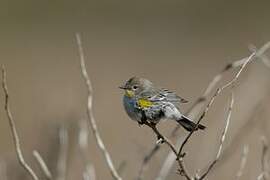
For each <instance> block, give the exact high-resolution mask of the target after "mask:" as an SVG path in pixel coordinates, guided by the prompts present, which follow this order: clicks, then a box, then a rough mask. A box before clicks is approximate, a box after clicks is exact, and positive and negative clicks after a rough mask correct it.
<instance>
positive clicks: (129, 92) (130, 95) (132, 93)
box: [125, 90, 135, 98]
mask: <svg viewBox="0 0 270 180" xmlns="http://www.w3.org/2000/svg"><path fill="white" fill-rule="evenodd" d="M125 95H126V96H127V97H130V98H131V97H134V96H135V93H134V92H133V91H131V90H126V93H125Z"/></svg>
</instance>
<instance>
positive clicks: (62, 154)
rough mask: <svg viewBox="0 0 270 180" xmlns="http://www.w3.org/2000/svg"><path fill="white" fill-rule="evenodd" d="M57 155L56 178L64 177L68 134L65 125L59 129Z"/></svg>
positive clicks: (62, 178) (61, 178)
mask: <svg viewBox="0 0 270 180" xmlns="http://www.w3.org/2000/svg"><path fill="white" fill-rule="evenodd" d="M58 133H59V155H58V161H57V178H56V179H57V180H65V179H66V174H67V173H66V171H67V158H68V148H69V136H68V130H67V128H66V127H65V126H61V127H60V129H59V132H58Z"/></svg>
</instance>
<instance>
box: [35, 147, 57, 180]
mask: <svg viewBox="0 0 270 180" xmlns="http://www.w3.org/2000/svg"><path fill="white" fill-rule="evenodd" d="M33 156H34V157H35V159H36V160H37V162H38V164H39V166H40V168H41V170H42V172H43V173H44V175H45V177H46V178H47V179H48V180H52V173H51V172H50V170H49V168H48V166H47V164H46V163H45V161H44V159H43V158H42V156H41V155H40V154H39V152H38V151H37V150H34V151H33Z"/></svg>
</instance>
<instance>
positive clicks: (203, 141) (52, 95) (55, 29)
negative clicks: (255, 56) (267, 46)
mask: <svg viewBox="0 0 270 180" xmlns="http://www.w3.org/2000/svg"><path fill="white" fill-rule="evenodd" d="M269 7H270V2H269V1H268V0H261V1H249V0H245V1H244V0H238V1H233V0H227V1H224V0H204V1H196V0H169V1H159V0H156V1H151V0H147V1H142V0H137V1H123V0H114V1H105V0H100V1H97V0H77V1H67V0H66V1H64V0H56V1H40V0H37V1H33V0H25V1H18V0H1V2H0V21H1V30H0V32H1V33H0V39H1V43H0V49H1V53H0V64H4V65H5V66H6V69H7V76H8V77H7V78H8V86H9V91H10V95H11V110H12V112H13V115H14V119H15V122H16V125H17V128H18V133H19V136H20V138H21V143H22V148H23V152H24V155H25V158H26V160H27V162H30V163H31V165H32V167H33V168H34V169H35V170H36V171H37V172H38V175H39V176H40V177H42V176H43V175H42V173H41V172H40V170H39V168H38V164H37V163H36V161H35V160H34V158H33V156H32V151H33V150H34V149H36V150H38V151H39V152H40V153H41V155H42V156H43V157H44V159H45V161H46V163H47V164H48V166H49V168H50V169H51V171H52V173H53V175H57V173H58V172H57V161H58V159H59V152H60V151H61V148H59V138H58V136H59V135H58V134H59V133H58V132H59V128H60V127H63V126H64V127H65V128H67V131H68V137H69V138H68V152H67V153H68V155H67V156H68V158H67V170H66V172H67V174H66V179H68V180H71V179H82V174H83V171H84V167H85V164H84V163H85V159H87V160H89V161H91V163H92V164H93V166H94V167H95V170H96V176H97V179H99V180H105V179H112V178H111V176H110V174H109V171H108V169H107V166H106V164H105V162H104V159H103V156H102V154H101V153H100V151H99V150H98V149H97V146H96V143H95V141H94V137H93V134H92V133H91V132H90V133H89V136H90V137H89V149H88V150H87V153H86V154H85V155H83V154H84V153H81V151H80V149H79V147H78V131H79V124H80V122H81V121H82V120H84V119H85V118H86V103H87V98H86V95H87V94H86V87H85V84H84V81H83V79H82V77H81V72H80V64H79V56H78V50H77V45H76V41H75V33H76V32H80V33H81V37H82V43H83V48H84V50H85V55H86V59H87V60H86V64H87V70H88V71H89V74H90V77H91V80H92V83H93V87H94V113H95V117H96V120H97V123H98V126H99V129H100V133H101V136H102V138H103V140H104V142H105V144H106V145H107V148H108V150H109V151H110V153H111V156H112V159H113V161H114V163H115V165H116V167H118V166H121V164H124V168H123V170H122V176H123V178H124V179H134V178H135V177H136V176H137V174H138V170H139V167H140V164H141V161H142V159H143V157H144V155H145V154H146V153H147V152H148V151H149V150H150V149H151V147H153V146H154V145H155V141H156V137H155V135H154V134H153V133H152V132H151V130H150V129H149V128H147V127H139V126H138V125H137V123H135V122H133V121H130V119H129V118H128V117H127V115H126V114H125V112H124V110H123V107H122V94H123V92H121V91H120V90H119V89H118V86H119V85H121V84H122V83H123V82H124V81H125V80H127V79H128V78H130V77H131V76H134V75H137V76H141V77H146V78H148V79H150V80H151V81H153V82H154V83H155V84H157V85H158V86H160V87H166V88H169V89H172V90H175V91H176V92H177V93H178V94H179V95H180V96H182V97H184V98H185V99H187V100H189V103H188V104H186V105H183V106H182V107H181V109H182V110H183V112H185V111H186V110H187V109H188V108H189V107H190V106H191V105H192V103H193V102H194V101H195V100H196V99H197V98H198V97H200V96H201V95H202V94H203V92H204V90H205V89H206V87H207V86H208V83H209V82H210V81H211V80H212V78H213V77H214V76H215V75H216V74H218V73H219V72H220V71H221V70H222V69H223V68H224V67H225V66H226V65H227V64H228V63H230V62H233V61H235V60H238V59H241V58H243V57H246V56H248V55H249V54H250V51H249V50H248V45H250V44H254V45H256V46H257V47H261V46H262V45H263V44H264V43H266V42H267V41H269V40H270V24H269V17H270V11H269ZM268 54H269V53H268ZM235 72H236V71H230V72H228V73H226V74H225V80H224V81H223V83H224V82H225V81H226V80H227V81H228V80H229V79H230V78H232V75H234V74H235ZM220 85H221V84H219V85H218V86H220ZM229 97H230V96H229V91H228V92H227V93H225V94H223V95H222V96H220V97H218V99H217V101H216V102H215V104H214V106H213V107H212V108H211V109H210V111H209V114H208V115H207V116H206V117H205V119H204V120H203V124H204V125H206V126H207V127H208V128H207V129H206V131H204V132H198V133H196V134H195V135H194V136H193V137H192V140H191V141H190V143H189V144H188V145H187V146H186V151H188V155H187V156H186V164H187V168H188V169H189V170H190V171H191V172H192V173H195V171H196V170H197V169H204V167H206V165H208V164H209V162H210V161H211V160H213V158H214V157H215V153H216V151H217V149H218V142H219V138H220V135H221V131H222V127H223V126H224V120H225V112H226V111H227V107H228V101H229ZM3 100H4V94H3V91H2V90H1V93H0V107H1V108H0V123H1V125H0V142H1V143H0V163H1V164H2V165H1V167H2V168H0V169H1V172H5V169H6V173H7V177H8V178H7V179H9V180H18V179H20V180H23V179H29V178H30V177H29V176H28V175H27V173H25V171H24V170H23V169H22V168H21V166H19V165H18V162H17V159H16V154H15V150H14V146H13V141H12V137H11V132H10V128H9V126H8V120H7V118H6V115H5V111H4V101H3ZM235 101H236V103H235V107H234V110H233V114H232V119H231V124H230V127H229V131H228V137H227V139H226V142H225V147H224V151H223V152H224V153H223V155H222V159H221V161H220V162H219V163H218V164H217V166H216V167H215V168H214V170H213V171H212V173H210V174H209V179H216V178H218V179H220V180H222V179H232V178H235V176H236V173H237V171H238V169H239V166H240V159H241V152H242V150H243V146H244V145H245V144H247V145H249V155H248V159H247V166H246V168H245V170H244V172H243V173H244V174H243V177H242V178H243V179H254V178H256V177H257V176H258V175H259V174H260V172H261V170H260V169H261V168H260V166H261V165H260V164H261V163H260V158H261V151H262V145H261V141H260V137H261V136H262V135H264V136H266V137H269V138H270V133H269V132H270V131H269V130H270V123H269V117H270V114H269V107H270V69H269V68H267V67H265V66H264V64H262V63H261V62H260V61H259V60H258V61H254V62H253V63H251V64H250V65H249V66H248V68H247V69H246V70H245V71H244V72H243V74H241V78H240V81H239V82H237V88H236V90H235ZM174 126H175V123H174V122H166V123H162V124H161V125H160V126H159V128H160V129H161V131H162V132H163V133H164V134H166V135H168V134H169V133H170V131H171V130H172V129H173V128H174ZM185 134H186V132H184V131H183V129H180V131H179V134H178V135H179V137H181V136H183V135H185ZM173 140H174V142H175V139H173ZM168 152H169V149H168V148H167V147H166V146H163V147H162V150H161V151H160V152H159V153H158V154H157V155H156V156H155V157H154V158H153V160H152V161H151V163H150V164H149V167H148V170H147V172H146V173H145V178H144V179H147V180H150V179H155V177H156V176H157V174H158V173H159V171H160V168H161V166H162V164H163V161H164V159H165V157H166V155H167V154H168ZM60 154H61V153H60ZM85 156H87V157H85ZM122 167H123V166H122ZM176 170H177V166H175V167H174V168H173V169H172V171H171V173H170V175H169V176H168V177H167V179H168V180H174V179H184V178H183V177H180V176H179V175H178V174H177V173H176ZM2 174H3V173H2Z"/></svg>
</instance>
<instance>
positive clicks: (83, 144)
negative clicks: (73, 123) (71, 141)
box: [78, 120, 96, 180]
mask: <svg viewBox="0 0 270 180" xmlns="http://www.w3.org/2000/svg"><path fill="white" fill-rule="evenodd" d="M88 137H89V131H88V128H87V122H86V121H85V120H81V121H80V124H79V136H78V138H79V139H78V142H79V148H80V151H81V156H82V158H83V160H84V165H85V169H84V172H83V178H84V180H95V179H96V172H95V168H94V166H93V164H92V163H91V162H90V160H89V157H88V156H87V154H88V152H89V150H88Z"/></svg>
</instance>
